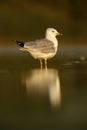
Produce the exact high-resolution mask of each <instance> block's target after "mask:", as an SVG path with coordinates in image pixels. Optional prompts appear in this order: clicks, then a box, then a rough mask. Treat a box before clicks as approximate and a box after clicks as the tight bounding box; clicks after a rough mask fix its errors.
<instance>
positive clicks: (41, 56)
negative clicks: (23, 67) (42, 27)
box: [15, 28, 62, 68]
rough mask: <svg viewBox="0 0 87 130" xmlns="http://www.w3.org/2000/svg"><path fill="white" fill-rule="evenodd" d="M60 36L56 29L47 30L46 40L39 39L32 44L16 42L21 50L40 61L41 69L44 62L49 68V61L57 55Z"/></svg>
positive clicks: (31, 42)
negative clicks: (58, 37) (58, 36)
mask: <svg viewBox="0 0 87 130" xmlns="http://www.w3.org/2000/svg"><path fill="white" fill-rule="evenodd" d="M57 35H62V34H60V33H59V32H58V31H57V30H56V29H54V28H47V29H46V33H45V38H44V39H39V40H35V41H30V42H21V41H18V40H15V41H16V43H17V44H18V45H19V46H20V47H21V48H20V50H23V51H27V52H29V53H30V54H31V55H32V57H34V58H35V59H38V60H40V67H41V68H42V67H43V64H42V60H45V68H47V60H48V59H50V58H52V57H54V56H55V55H56V53H57V48H58V40H57V38H56V36H57Z"/></svg>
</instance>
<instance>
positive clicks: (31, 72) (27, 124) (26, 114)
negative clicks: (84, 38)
mask: <svg viewBox="0 0 87 130" xmlns="http://www.w3.org/2000/svg"><path fill="white" fill-rule="evenodd" d="M72 49H73V48H71V51H70V48H69V49H66V50H65V49H64V51H62V50H60V53H59V55H56V56H55V58H53V59H52V60H50V61H49V62H48V69H47V70H45V69H42V70H41V69H39V61H35V60H34V59H32V57H31V56H30V55H28V54H26V53H23V52H19V51H18V50H15V49H14V51H12V50H11V49H10V51H9V49H8V50H7V49H6V50H4V51H0V52H1V53H0V129H4V130H5V129H6V130H7V129H8V130H15V129H16V130H19V129H21V130H22V129H23V130H24V129H43V130H44V129H47V130H48V129H60V130H62V129H68V130H71V129H76V130H77V129H78V130H83V129H85V128H87V60H86V57H87V54H86V51H85V50H84V48H82V49H81V50H79V51H78V49H77V51H76V49H75V50H74V49H73V50H74V53H73V52H72ZM85 49H86V48H85ZM8 52H9V53H8ZM61 52H62V53H61ZM66 52H67V53H66Z"/></svg>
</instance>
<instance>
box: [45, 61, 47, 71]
mask: <svg viewBox="0 0 87 130" xmlns="http://www.w3.org/2000/svg"><path fill="white" fill-rule="evenodd" d="M45 69H47V59H45Z"/></svg>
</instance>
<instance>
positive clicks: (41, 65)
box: [40, 59, 43, 69]
mask: <svg viewBox="0 0 87 130" xmlns="http://www.w3.org/2000/svg"><path fill="white" fill-rule="evenodd" d="M42 67H43V64H42V59H40V68H41V69H42Z"/></svg>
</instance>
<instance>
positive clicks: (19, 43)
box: [15, 40, 24, 47]
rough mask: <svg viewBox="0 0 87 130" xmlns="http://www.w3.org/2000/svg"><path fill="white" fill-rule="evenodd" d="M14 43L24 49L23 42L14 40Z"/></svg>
mask: <svg viewBox="0 0 87 130" xmlns="http://www.w3.org/2000/svg"><path fill="white" fill-rule="evenodd" d="M15 42H16V43H17V44H18V45H19V46H20V47H24V42H21V41H18V40H15Z"/></svg>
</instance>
